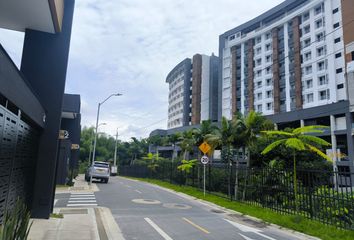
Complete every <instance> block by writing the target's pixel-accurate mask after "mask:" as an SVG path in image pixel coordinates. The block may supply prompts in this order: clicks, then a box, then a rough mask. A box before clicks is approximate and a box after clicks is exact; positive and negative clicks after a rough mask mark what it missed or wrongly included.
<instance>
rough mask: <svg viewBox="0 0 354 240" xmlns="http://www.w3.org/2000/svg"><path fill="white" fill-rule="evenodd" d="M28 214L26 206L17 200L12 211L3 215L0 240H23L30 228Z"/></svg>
mask: <svg viewBox="0 0 354 240" xmlns="http://www.w3.org/2000/svg"><path fill="white" fill-rule="evenodd" d="M30 217H31V215H30V212H29V211H28V210H27V207H26V205H25V204H24V203H23V202H22V201H21V200H19V199H18V200H17V201H16V204H15V206H14V208H13V209H11V210H9V211H7V212H6V213H5V217H4V222H3V225H0V240H25V239H27V237H28V234H29V231H30V229H31V226H32V222H31V223H30Z"/></svg>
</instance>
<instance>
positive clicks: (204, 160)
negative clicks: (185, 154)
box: [200, 155, 209, 165]
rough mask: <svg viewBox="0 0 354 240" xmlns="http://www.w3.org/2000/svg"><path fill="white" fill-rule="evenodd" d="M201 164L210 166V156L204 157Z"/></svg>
mask: <svg viewBox="0 0 354 240" xmlns="http://www.w3.org/2000/svg"><path fill="white" fill-rule="evenodd" d="M200 161H201V163H203V164H204V165H205V164H208V163H209V158H208V156H206V155H204V156H203V157H202V158H201V159H200Z"/></svg>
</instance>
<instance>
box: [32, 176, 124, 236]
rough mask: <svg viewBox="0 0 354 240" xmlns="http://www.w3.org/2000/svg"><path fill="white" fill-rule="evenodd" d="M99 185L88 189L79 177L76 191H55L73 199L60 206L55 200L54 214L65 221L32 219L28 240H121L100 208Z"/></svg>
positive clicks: (115, 228)
mask: <svg viewBox="0 0 354 240" xmlns="http://www.w3.org/2000/svg"><path fill="white" fill-rule="evenodd" d="M97 191H99V189H98V188H97V186H96V184H92V185H91V186H89V185H88V184H87V182H85V181H84V177H83V175H80V176H79V177H78V178H77V180H76V181H75V184H74V186H73V187H70V188H60V189H57V190H56V198H57V196H60V195H66V196H70V197H69V199H68V201H67V202H66V204H64V205H63V206H61V204H60V201H61V199H55V202H54V206H55V208H54V211H53V212H54V213H56V214H60V215H62V216H63V218H50V219H33V225H32V228H31V231H30V234H29V237H28V239H30V240H73V239H75V240H109V239H112V240H113V239H114V240H121V239H124V238H123V237H122V234H121V231H120V229H119V227H118V225H117V224H116V222H115V220H114V218H113V216H112V213H111V211H110V210H109V209H108V208H105V207H98V206H97V203H96V199H95V195H94V193H95V192H97Z"/></svg>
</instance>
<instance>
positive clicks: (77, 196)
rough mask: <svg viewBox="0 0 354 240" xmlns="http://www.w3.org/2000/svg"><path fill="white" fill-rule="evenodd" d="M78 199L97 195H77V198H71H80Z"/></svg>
mask: <svg viewBox="0 0 354 240" xmlns="http://www.w3.org/2000/svg"><path fill="white" fill-rule="evenodd" d="M78 197H95V195H75V196H70V198H78Z"/></svg>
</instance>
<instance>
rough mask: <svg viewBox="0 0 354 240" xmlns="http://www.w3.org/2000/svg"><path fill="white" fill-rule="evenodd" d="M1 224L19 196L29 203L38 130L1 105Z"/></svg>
mask: <svg viewBox="0 0 354 240" xmlns="http://www.w3.org/2000/svg"><path fill="white" fill-rule="evenodd" d="M0 138H1V141H0V223H1V222H2V219H3V217H4V214H5V211H6V210H7V209H11V208H12V207H13V206H14V204H15V202H16V200H17V199H22V200H23V201H24V202H25V203H27V204H30V203H31V199H32V194H31V193H32V190H33V179H34V169H35V168H34V167H35V159H36V151H37V149H38V131H37V130H35V129H34V128H32V127H31V126H30V125H28V124H27V123H25V122H24V121H22V120H21V119H20V116H17V115H15V114H13V113H11V112H9V111H8V110H6V109H5V108H4V107H2V106H0Z"/></svg>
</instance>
